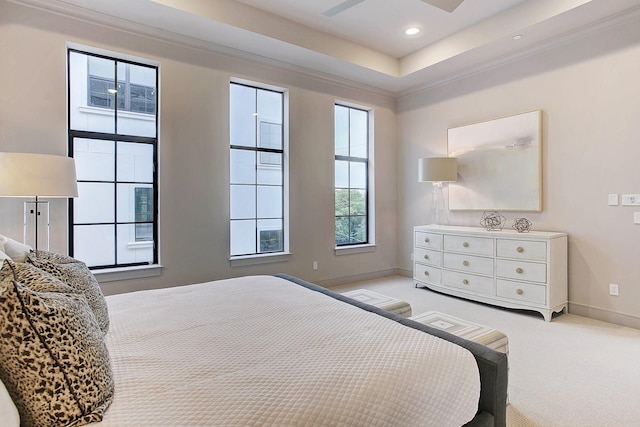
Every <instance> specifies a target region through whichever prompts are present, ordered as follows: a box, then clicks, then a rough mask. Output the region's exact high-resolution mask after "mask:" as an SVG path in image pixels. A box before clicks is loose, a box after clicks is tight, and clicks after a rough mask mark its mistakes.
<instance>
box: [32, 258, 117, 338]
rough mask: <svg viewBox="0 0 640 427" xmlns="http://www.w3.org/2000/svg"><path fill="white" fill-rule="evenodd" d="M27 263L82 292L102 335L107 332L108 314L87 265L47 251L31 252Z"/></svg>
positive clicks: (100, 291)
mask: <svg viewBox="0 0 640 427" xmlns="http://www.w3.org/2000/svg"><path fill="white" fill-rule="evenodd" d="M27 262H30V263H31V264H33V265H34V266H36V267H38V268H39V269H41V270H44V271H46V272H47V273H49V274H51V275H53V276H55V277H56V278H57V279H60V280H61V281H62V282H63V283H66V284H67V285H69V286H71V287H72V288H74V289H76V290H78V291H80V292H82V293H83V294H84V296H85V297H86V298H87V302H88V303H89V307H91V310H93V314H94V315H95V316H96V320H97V321H98V325H100V329H102V332H103V333H105V334H106V333H107V331H108V330H109V312H108V310H107V301H106V300H105V299H104V295H103V294H102V290H101V289H100V285H99V284H98V281H97V280H96V278H95V276H94V275H93V273H91V270H89V268H88V267H87V265H86V264H85V263H84V262H82V261H79V260H77V259H75V258H72V257H70V256H66V255H62V254H57V253H54V252H48V251H32V252H30V253H29V255H28V256H27Z"/></svg>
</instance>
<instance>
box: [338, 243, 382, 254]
mask: <svg viewBox="0 0 640 427" xmlns="http://www.w3.org/2000/svg"><path fill="white" fill-rule="evenodd" d="M375 251H376V245H375V244H373V243H372V244H367V245H354V246H337V247H336V248H335V252H336V255H351V254H363V253H366V252H375Z"/></svg>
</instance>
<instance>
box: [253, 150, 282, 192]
mask: <svg viewBox="0 0 640 427" xmlns="http://www.w3.org/2000/svg"><path fill="white" fill-rule="evenodd" d="M258 155H259V157H260V164H259V165H258V182H257V183H258V184H270V185H282V157H283V156H282V154H279V153H258ZM265 156H269V157H268V159H269V160H270V161H271V162H270V163H267V162H265V161H264V160H265Z"/></svg>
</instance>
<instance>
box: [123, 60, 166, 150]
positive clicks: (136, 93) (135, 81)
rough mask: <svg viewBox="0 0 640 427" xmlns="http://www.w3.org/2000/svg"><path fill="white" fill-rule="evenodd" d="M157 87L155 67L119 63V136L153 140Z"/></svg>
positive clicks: (154, 134) (155, 127)
mask: <svg viewBox="0 0 640 427" xmlns="http://www.w3.org/2000/svg"><path fill="white" fill-rule="evenodd" d="M157 85H158V84H157V78H156V69H155V67H149V66H144V65H136V64H128V63H124V62H118V93H117V97H118V102H117V105H118V133H120V134H124V135H134V136H150V137H155V136H156V129H157V126H156V109H157V105H156V104H157ZM129 112H131V113H140V114H127V113H129Z"/></svg>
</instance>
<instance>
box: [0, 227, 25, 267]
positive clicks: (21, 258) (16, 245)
mask: <svg viewBox="0 0 640 427" xmlns="http://www.w3.org/2000/svg"><path fill="white" fill-rule="evenodd" d="M0 244H2V245H4V253H5V254H7V255H8V256H9V258H11V259H12V260H14V261H15V262H25V261H26V260H27V255H29V252H31V250H32V249H31V246H29V245H25V244H24V243H20V242H17V241H15V240H13V239H12V238H11V237H6V236H3V235H2V234H0Z"/></svg>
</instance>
